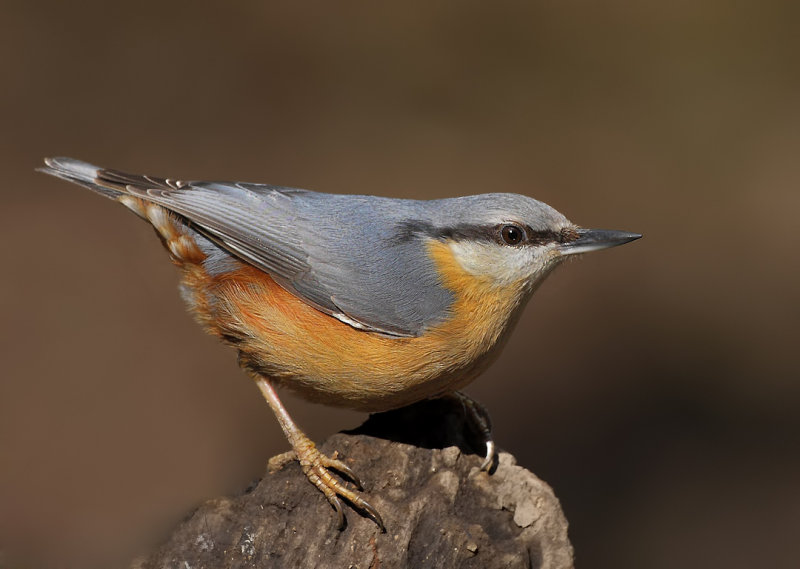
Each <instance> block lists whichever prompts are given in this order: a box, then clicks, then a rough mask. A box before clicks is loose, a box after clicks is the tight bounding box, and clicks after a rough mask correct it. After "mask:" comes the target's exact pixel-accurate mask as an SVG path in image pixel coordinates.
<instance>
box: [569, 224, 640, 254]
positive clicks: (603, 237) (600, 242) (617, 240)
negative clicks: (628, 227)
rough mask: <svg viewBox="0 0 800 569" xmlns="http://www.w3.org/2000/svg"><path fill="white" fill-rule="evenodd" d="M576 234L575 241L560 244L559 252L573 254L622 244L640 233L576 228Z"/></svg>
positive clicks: (634, 238)
mask: <svg viewBox="0 0 800 569" xmlns="http://www.w3.org/2000/svg"><path fill="white" fill-rule="evenodd" d="M578 236H579V237H578V238H577V239H576V240H575V241H570V242H569V243H564V244H563V245H561V252H562V253H563V254H564V255H574V254H576V253H586V252H588V251H597V250H598V249H607V248H608V247H616V246H617V245H624V244H625V243H628V242H630V241H634V240H636V239H639V238H640V237H641V234H639V233H630V232H628V231H613V230H609V229H578Z"/></svg>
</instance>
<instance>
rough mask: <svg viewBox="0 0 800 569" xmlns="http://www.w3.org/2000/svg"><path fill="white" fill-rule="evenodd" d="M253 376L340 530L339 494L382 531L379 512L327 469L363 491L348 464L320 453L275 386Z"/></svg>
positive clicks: (305, 472)
mask: <svg viewBox="0 0 800 569" xmlns="http://www.w3.org/2000/svg"><path fill="white" fill-rule="evenodd" d="M253 378H254V379H255V381H256V385H258V388H259V389H260V390H261V394H262V395H263V396H264V399H266V400H267V403H269V406H270V407H271V408H272V411H273V412H274V413H275V417H276V418H277V419H278V423H280V425H281V428H282V429H283V433H284V434H285V435H286V438H287V439H288V440H289V444H291V445H292V449H294V452H295V454H296V455H297V460H298V461H299V462H300V467H301V468H302V469H303V473H304V474H305V475H306V477H307V478H308V480H309V481H310V482H311V483H312V484H313V485H314V486H316V487H317V488H318V489H319V491H320V492H322V493H323V494H325V497H326V498H327V499H328V502H330V503H331V506H333V509H334V510H336V514H337V515H338V517H339V529H343V528H344V527H345V518H344V511H343V510H342V501H341V500H340V497H341V498H344V499H345V500H347V501H348V502H350V503H351V504H352V505H353V506H355V507H356V508H357V509H359V510H361V511H363V512H365V513H366V514H367V515H368V516H369V517H370V518H372V520H373V521H374V522H375V523H376V524H378V527H379V528H380V529H381V531H383V532H385V531H386V528H385V527H384V525H383V520H382V519H381V516H380V514H378V511H377V510H376V509H375V508H373V507H372V506H371V505H370V504H369V502H367V501H366V500H364V498H362V497H361V496H360V495H359V494H358V493H356V492H354V491H352V490H350V489H349V488H347V487H346V486H345V485H344V484H342V482H340V481H339V480H337V479H336V478H334V477H333V475H332V474H331V473H330V471H329V469H332V470H336V471H338V472H340V473H342V474H344V475H345V476H346V477H347V478H349V479H350V480H352V481H353V482H355V484H356V486H357V487H358V489H359V490H363V489H364V488H363V486H362V485H361V481H360V480H359V479H358V477H357V476H356V475H355V473H354V472H353V471H352V470H351V469H350V467H349V466H347V465H346V464H345V463H343V462H342V461H341V460H337V459H335V458H331V457H328V456H325V455H324V454H322V453H321V452H319V450H317V447H316V445H315V444H314V443H313V442H312V441H311V439H309V438H308V437H307V436H306V434H305V433H304V432H303V431H301V430H300V428H299V427H298V426H297V425H296V424H295V423H294V421H292V418H291V417H290V416H289V413H288V412H287V411H286V408H285V407H284V406H283V404H282V403H281V400H280V399H278V394H277V393H275V389H273V387H272V385H271V384H270V382H269V380H267V379H266V378H264V377H262V376H259V375H253Z"/></svg>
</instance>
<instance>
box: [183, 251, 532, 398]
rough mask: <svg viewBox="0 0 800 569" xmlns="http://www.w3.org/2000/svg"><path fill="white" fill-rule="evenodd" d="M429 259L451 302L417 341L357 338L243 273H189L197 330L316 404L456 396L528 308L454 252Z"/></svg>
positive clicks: (262, 277)
mask: <svg viewBox="0 0 800 569" xmlns="http://www.w3.org/2000/svg"><path fill="white" fill-rule="evenodd" d="M427 247H428V252H429V254H430V256H431V258H432V259H433V261H434V264H435V266H436V268H437V271H438V272H439V275H440V278H441V282H442V286H444V287H447V288H448V289H449V290H451V291H452V292H453V296H454V301H453V303H452V305H451V307H450V310H449V311H448V314H447V317H446V318H445V320H444V321H442V322H440V323H439V324H437V325H436V326H434V327H431V328H429V329H427V330H426V331H424V333H423V334H421V335H420V336H417V337H408V338H406V337H391V336H386V335H381V334H377V333H373V332H365V331H363V330H357V329H355V328H353V327H351V326H349V325H347V324H345V323H343V322H341V321H339V320H337V319H336V318H333V317H331V316H329V315H327V314H325V313H323V312H321V311H319V310H317V309H316V308H313V307H312V306H310V305H309V304H307V303H306V302H304V301H302V300H301V299H300V298H298V297H297V296H295V295H294V294H293V293H290V292H288V291H287V290H285V289H284V288H282V287H281V286H280V285H278V284H277V283H276V282H275V281H274V280H273V279H272V278H271V277H270V276H269V275H268V274H266V273H264V272H262V271H260V270H258V269H255V268H253V267H251V266H249V265H245V264H243V263H242V264H241V266H240V268H238V269H237V270H235V271H231V272H227V273H224V274H221V275H217V276H213V277H212V276H209V275H208V274H207V273H203V272H202V269H201V268H200V267H198V266H195V268H194V270H192V269H187V271H186V278H185V279H184V284H185V286H186V287H187V288H188V289H190V290H192V291H194V297H195V298H194V300H193V302H190V304H192V305H193V306H194V309H195V312H196V313H197V315H198V318H199V320H200V321H201V322H202V323H203V324H204V325H205V326H206V328H207V329H209V330H210V331H212V332H213V333H215V334H217V335H219V336H221V337H222V338H223V339H225V340H227V341H228V343H231V344H233V345H234V346H235V347H236V348H238V349H239V351H240V353H241V359H242V362H243V364H244V365H246V366H247V367H248V368H250V369H251V370H253V371H256V372H258V373H261V374H264V375H266V376H267V377H270V378H272V379H274V380H276V381H278V382H279V383H281V384H283V385H285V386H286V387H289V388H291V389H293V390H296V391H297V392H299V393H300V394H301V395H302V396H304V397H306V398H307V399H310V400H313V401H319V402H322V403H326V404H331V405H339V406H345V407H351V408H356V409H362V410H367V411H379V410H385V409H390V408H394V407H400V406H402V405H406V404H409V403H412V402H414V401H418V400H420V399H424V398H427V397H431V396H434V395H437V394H440V393H443V392H447V391H451V390H454V389H457V388H459V387H461V386H463V385H464V384H466V383H468V382H469V381H471V380H472V379H474V378H475V377H476V376H477V375H478V374H479V373H480V372H481V371H483V369H485V367H486V366H487V365H488V364H489V363H491V360H492V359H493V356H494V355H496V354H497V353H498V351H499V348H500V347H501V345H502V344H503V342H504V339H505V335H506V334H507V332H508V330H509V327H510V325H511V324H513V321H514V320H515V317H516V314H517V312H518V309H519V307H520V304H521V299H520V294H519V293H518V291H516V290H513V289H511V290H510V289H509V288H508V287H504V288H502V289H501V288H498V287H496V286H493V285H492V283H491V282H490V281H489V280H488V279H485V278H479V277H475V276H473V275H471V274H469V273H468V272H466V271H465V270H464V269H463V268H462V267H461V266H460V265H459V263H458V262H457V260H456V259H455V258H454V256H453V253H452V251H451V250H450V247H449V246H448V245H447V244H446V243H444V242H439V241H435V240H432V241H430V242H428V244H427Z"/></svg>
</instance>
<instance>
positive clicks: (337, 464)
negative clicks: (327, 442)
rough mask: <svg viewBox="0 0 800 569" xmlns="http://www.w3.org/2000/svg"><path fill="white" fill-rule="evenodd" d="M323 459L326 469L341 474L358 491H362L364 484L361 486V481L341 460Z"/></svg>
mask: <svg viewBox="0 0 800 569" xmlns="http://www.w3.org/2000/svg"><path fill="white" fill-rule="evenodd" d="M323 457H324V460H323V464H324V465H325V467H326V468H332V469H334V470H336V471H338V472H340V473H341V474H344V475H345V476H346V477H347V478H349V479H350V481H351V482H353V484H355V485H356V488H358V489H359V490H364V484H362V482H361V479H360V478H359V477H358V475H357V474H356V473H355V472H353V470H352V469H351V468H350V467H349V466H347V465H346V464H345V463H343V462H342V461H341V460H336V459H335V458H328V457H326V456H324V455H323Z"/></svg>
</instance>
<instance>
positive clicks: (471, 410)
mask: <svg viewBox="0 0 800 569" xmlns="http://www.w3.org/2000/svg"><path fill="white" fill-rule="evenodd" d="M450 396H451V397H453V399H455V400H456V401H458V402H459V403H461V406H462V408H463V409H464V414H465V415H466V417H467V421H469V423H470V425H471V426H472V427H473V428H474V429H475V430H476V431H477V433H478V435H480V437H481V440H482V442H483V443H484V445H486V455H485V457H484V459H483V462H482V463H481V470H485V471H487V472H488V471H490V470H491V468H492V465H494V462H495V460H496V459H497V448H496V447H495V445H494V440H493V439H492V421H491V419H490V418H489V412H488V411H487V410H486V407H484V406H483V405H481V404H480V403H478V402H477V401H475V400H474V399H472V398H471V397H469V396H468V395H465V394H464V393H461V392H460V391H454V392H453V393H451V394H450Z"/></svg>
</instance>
